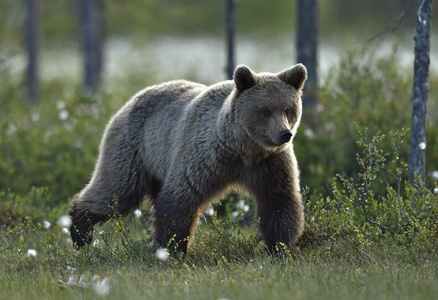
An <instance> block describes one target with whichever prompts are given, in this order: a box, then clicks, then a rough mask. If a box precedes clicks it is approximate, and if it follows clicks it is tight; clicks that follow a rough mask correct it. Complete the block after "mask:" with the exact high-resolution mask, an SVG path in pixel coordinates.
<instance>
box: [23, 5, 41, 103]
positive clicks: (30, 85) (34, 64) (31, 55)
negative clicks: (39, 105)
mask: <svg viewBox="0 0 438 300" xmlns="http://www.w3.org/2000/svg"><path fill="white" fill-rule="evenodd" d="M39 4H40V3H39V0H27V1H26V6H27V21H26V35H25V43H26V48H27V61H28V63H27V71H26V87H27V89H26V98H27V101H29V102H30V103H35V102H36V101H37V100H38V94H39V92H38V74H37V73H38V32H39Z"/></svg>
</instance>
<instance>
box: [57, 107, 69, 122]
mask: <svg viewBox="0 0 438 300" xmlns="http://www.w3.org/2000/svg"><path fill="white" fill-rule="evenodd" d="M58 119H59V120H61V121H65V120H67V119H68V110H66V109H63V110H61V111H60V112H59V113H58Z"/></svg>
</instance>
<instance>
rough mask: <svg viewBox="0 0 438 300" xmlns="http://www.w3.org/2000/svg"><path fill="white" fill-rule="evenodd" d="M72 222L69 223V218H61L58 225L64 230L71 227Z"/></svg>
mask: <svg viewBox="0 0 438 300" xmlns="http://www.w3.org/2000/svg"><path fill="white" fill-rule="evenodd" d="M71 224H72V222H71V218H70V216H66V215H64V216H61V217H60V218H59V219H58V225H59V226H61V227H64V228H69V227H70V226H71Z"/></svg>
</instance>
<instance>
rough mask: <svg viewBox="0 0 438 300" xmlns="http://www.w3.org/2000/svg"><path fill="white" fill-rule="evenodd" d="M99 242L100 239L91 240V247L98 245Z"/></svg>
mask: <svg viewBox="0 0 438 300" xmlns="http://www.w3.org/2000/svg"><path fill="white" fill-rule="evenodd" d="M99 242H100V241H99V240H98V239H95V240H94V242H93V247H97V246H98V245H99Z"/></svg>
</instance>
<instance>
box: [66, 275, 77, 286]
mask: <svg viewBox="0 0 438 300" xmlns="http://www.w3.org/2000/svg"><path fill="white" fill-rule="evenodd" d="M67 284H68V285H73V284H76V275H72V276H70V277H69V278H68V282H67Z"/></svg>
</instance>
